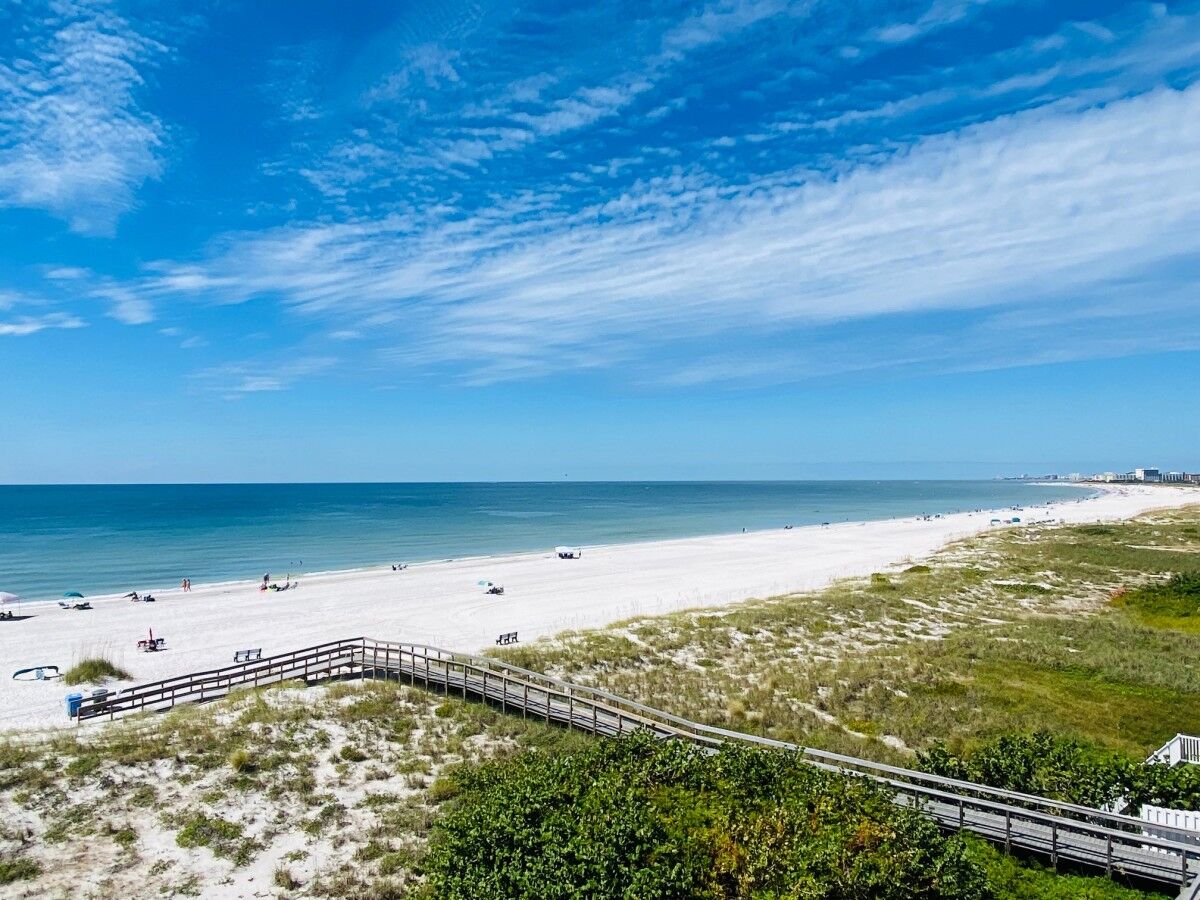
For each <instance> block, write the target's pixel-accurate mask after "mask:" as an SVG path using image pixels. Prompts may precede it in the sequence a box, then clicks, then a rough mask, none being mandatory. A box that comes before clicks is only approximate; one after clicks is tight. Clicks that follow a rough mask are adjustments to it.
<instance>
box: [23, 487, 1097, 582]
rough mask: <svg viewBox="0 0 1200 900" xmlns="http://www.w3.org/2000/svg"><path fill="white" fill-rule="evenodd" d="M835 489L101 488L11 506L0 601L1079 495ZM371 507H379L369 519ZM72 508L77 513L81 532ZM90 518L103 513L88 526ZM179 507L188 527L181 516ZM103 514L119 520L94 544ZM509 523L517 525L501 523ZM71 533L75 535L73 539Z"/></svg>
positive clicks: (1071, 490)
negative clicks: (210, 492) (328, 492)
mask: <svg viewBox="0 0 1200 900" xmlns="http://www.w3.org/2000/svg"><path fill="white" fill-rule="evenodd" d="M843 484H844V483H841V482H819V481H818V482H791V483H782V484H781V485H779V489H778V490H776V489H774V488H773V489H771V490H768V491H766V492H765V493H759V492H758V491H757V490H756V489H749V490H748V491H741V492H734V493H735V494H736V496H734V495H731V494H730V493H729V491H728V490H726V489H725V488H726V487H728V485H725V486H723V484H722V483H712V484H700V485H692V486H691V488H692V489H688V490H684V491H683V493H679V492H678V490H679V488H680V486H678V485H661V484H653V483H645V484H642V483H632V484H631V485H630V486H627V485H612V484H600V485H597V486H596V487H595V489H590V490H583V491H582V492H581V491H580V489H579V488H578V487H577V486H575V485H567V486H566V487H567V488H568V490H567V491H566V493H565V494H564V493H562V492H558V491H549V492H547V491H540V492H539V491H537V490H533V491H530V490H529V489H528V487H527V486H520V487H521V490H520V491H518V492H517V494H513V493H512V491H511V490H507V492H505V491H501V492H499V493H495V492H493V493H492V494H488V493H486V492H485V493H484V494H479V495H477V494H476V493H473V492H471V491H466V492H463V491H462V490H459V489H458V488H461V487H462V486H449V487H452V488H456V490H452V491H449V492H446V493H437V494H433V495H429V496H426V495H424V494H422V493H421V492H420V491H416V492H415V493H414V492H412V491H410V490H409V489H410V488H417V487H419V486H417V485H394V486H391V492H390V493H386V492H385V493H384V494H382V495H381V496H379V497H375V496H374V495H366V494H364V493H363V492H362V491H361V490H359V491H357V492H352V493H350V494H348V495H346V496H342V495H340V494H338V495H334V496H324V495H322V494H319V493H318V494H313V495H309V494H306V493H304V492H300V493H299V494H297V495H292V494H290V493H289V494H286V495H282V496H281V495H280V493H279V492H278V491H276V492H274V493H270V492H268V493H267V494H265V495H263V496H258V495H256V494H255V493H254V491H255V490H257V489H259V488H262V487H264V486H262V485H249V486H244V487H245V488H246V490H245V491H239V492H234V493H233V494H231V495H228V496H225V495H221V496H218V497H217V498H216V499H215V500H214V499H213V498H208V499H207V500H206V499H205V497H204V494H203V492H202V491H200V492H199V493H198V492H197V490H198V489H197V486H186V485H185V486H175V487H176V488H178V489H179V490H182V493H180V494H178V495H174V494H171V495H163V496H159V495H157V494H154V493H153V492H152V493H150V494H145V495H143V492H141V491H140V489H139V488H138V486H120V487H119V488H113V489H112V490H117V491H118V494H116V495H113V496H109V495H108V494H103V493H102V494H101V495H99V496H97V495H93V494H92V493H88V494H85V495H80V496H75V495H74V494H72V493H70V490H69V489H65V490H66V491H67V492H66V493H65V494H64V495H63V496H62V497H60V498H59V500H58V501H57V502H56V503H48V501H46V502H47V503H48V505H47V506H46V507H45V508H44V509H41V512H40V514H39V512H38V509H39V508H37V507H36V506H34V507H29V508H27V509H26V513H25V515H22V514H21V510H22V509H23V508H24V507H22V504H21V503H20V502H17V503H16V504H15V507H14V508H15V510H16V519H15V520H13V521H9V522H8V523H7V524H8V526H9V527H8V532H7V533H11V535H12V538H13V540H12V541H11V542H10V543H9V544H7V545H5V546H4V547H0V570H4V571H0V590H5V591H11V592H13V593H16V594H18V595H21V596H22V597H23V598H24V600H25V601H26V602H29V603H42V602H46V601H50V602H54V601H57V600H58V599H59V598H61V597H62V592H63V591H64V590H68V589H71V590H75V591H82V592H83V593H84V594H85V595H87V596H89V597H108V596H112V595H119V594H125V593H127V592H129V591H130V590H137V591H138V592H139V593H147V592H149V593H151V594H154V595H155V596H159V595H161V594H164V593H166V592H168V591H171V590H173V589H174V588H176V587H178V586H179V584H180V581H181V579H183V578H190V579H191V582H192V584H193V585H195V586H199V585H205V586H217V585H235V584H240V583H241V582H243V581H248V580H252V581H257V580H258V578H259V575H260V573H262V572H271V573H275V574H276V575H278V574H279V573H284V572H289V571H290V572H294V573H297V574H299V575H302V576H305V577H307V576H312V575H327V574H332V573H335V572H337V573H342V572H346V573H352V572H358V571H367V570H371V569H374V568H377V567H387V565H388V564H389V563H395V562H397V561H401V560H403V561H404V562H406V563H410V564H413V563H418V562H419V563H432V562H451V561H456V560H462V559H475V558H478V557H496V556H509V555H515V554H525V553H538V552H541V551H543V550H546V549H547V548H549V547H553V546H555V545H557V544H564V543H565V544H572V545H583V546H591V547H605V546H612V545H614V544H616V543H620V544H626V543H645V542H653V541H664V540H676V539H681V538H706V537H714V536H719V535H724V534H735V533H740V532H742V531H743V530H748V531H762V530H767V531H770V530H772V529H774V528H778V527H783V526H784V525H787V524H791V525H793V526H795V527H797V528H799V527H805V526H809V525H819V524H821V523H822V522H824V521H831V522H839V523H840V522H851V521H852V522H858V521H878V520H884V519H889V518H904V517H907V516H909V515H914V516H915V515H924V514H939V515H947V514H951V513H956V512H969V511H972V510H979V509H991V508H1007V507H1009V506H1010V505H1013V504H1015V505H1028V506H1033V505H1037V504H1042V503H1045V502H1052V501H1063V500H1073V499H1077V498H1078V497H1080V496H1083V495H1084V493H1088V494H1090V493H1092V491H1088V490H1087V489H1086V488H1085V489H1084V492H1081V491H1080V490H1077V489H1076V488H1078V487H1079V486H1078V485H1059V484H1036V483H1033V482H1026V483H1023V484H1021V485H1011V486H1010V485H1003V486H1001V487H997V485H996V484H995V483H993V482H981V481H963V482H962V483H961V484H959V483H958V482H948V481H929V482H920V481H905V482H901V481H894V482H891V481H883V482H871V483H867V482H863V483H861V484H857V486H856V487H854V488H853V489H852V490H847V489H845V488H844V487H843ZM349 487H351V488H361V487H362V486H360V485H351V486H349ZM501 487H504V488H506V489H511V488H513V487H517V486H512V485H508V486H501ZM683 487H684V488H687V485H683ZM695 488H699V489H701V490H699V491H698V492H697V490H695ZM3 491H4V488H3V487H0V492H3ZM647 491H649V492H650V493H645V492H647ZM377 501H378V502H380V503H382V505H381V506H379V507H378V509H375V511H374V512H369V510H372V509H374V507H373V506H372V504H374V503H376V502H377ZM676 501H678V504H679V505H677V504H676ZM647 502H648V503H649V505H647ZM205 503H209V504H215V506H205V505H204V504H205ZM346 504H349V505H348V506H347V505H346ZM0 505H3V498H0ZM76 506H78V508H79V509H80V510H82V512H83V524H82V526H81V525H80V523H79V522H78V521H77V517H76V513H75V512H74V510H75V509H76ZM101 507H103V509H105V510H108V512H107V513H102V514H99V518H97V515H98V513H97V511H98V510H99V509H101ZM193 507H194V508H196V509H197V510H198V515H196V516H192V515H190V514H188V513H187V512H186V510H189V509H192V508H193ZM145 510H148V511H149V512H145ZM163 510H168V511H166V512H163ZM176 510H179V511H184V512H183V513H182V514H180V513H178V512H174V511H176ZM214 510H215V511H214ZM431 510H432V512H431ZM530 510H532V511H533V512H532V513H531V512H530ZM113 516H116V517H118V518H119V523H117V522H114V529H115V530H114V531H113V532H112V534H111V535H110V536H108V537H104V538H103V539H101V538H100V537H98V535H100V534H101V533H102V532H104V531H105V529H106V528H107V525H106V524H105V523H106V522H107V520H108V518H110V517H113ZM89 517H90V518H89ZM513 518H525V519H528V520H529V522H528V523H522V524H514V523H513V522H511V521H509V520H510V519H513ZM535 520H536V521H535ZM88 522H91V524H90V525H88V524H87V523H88ZM78 528H81V530H79V531H78V533H76V531H73V530H72V529H78ZM0 532H5V529H4V528H0ZM305 562H307V563H308V565H307V567H306V566H305V564H304V563H305Z"/></svg>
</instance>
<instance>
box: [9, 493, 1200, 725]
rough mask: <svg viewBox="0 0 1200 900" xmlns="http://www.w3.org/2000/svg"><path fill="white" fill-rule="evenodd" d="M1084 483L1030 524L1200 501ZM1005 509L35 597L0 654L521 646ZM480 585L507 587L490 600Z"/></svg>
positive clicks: (51, 692) (813, 575)
mask: <svg viewBox="0 0 1200 900" xmlns="http://www.w3.org/2000/svg"><path fill="white" fill-rule="evenodd" d="M1088 487H1092V488H1094V489H1096V493H1095V495H1094V496H1090V497H1080V498H1078V499H1075V500H1070V501H1057V502H1051V503H1048V504H1045V505H1038V506H1027V507H1025V512H1026V515H1024V516H1022V519H1025V520H1026V521H1025V522H1024V523H1023V524H1030V523H1031V522H1032V521H1055V522H1058V521H1063V522H1069V523H1079V522H1091V521H1100V520H1113V519H1121V518H1127V517H1129V516H1133V515H1137V514H1139V513H1141V512H1145V511H1147V510H1150V509H1154V508H1161V507H1170V506H1179V505H1184V504H1187V503H1192V502H1197V501H1200V491H1196V490H1194V489H1188V488H1172V487H1165V486H1161V487H1148V486H1121V487H1119V488H1104V487H1098V486H1092V485H1089V486H1088ZM1005 513H1007V514H1008V515H1005ZM1009 515H1011V512H1010V511H1009V510H1007V509H1006V510H1002V511H997V510H984V511H980V512H966V513H955V514H949V515H942V516H940V517H933V518H929V519H923V518H919V517H908V518H904V519H886V520H875V521H868V522H857V523H855V522H849V523H839V524H832V525H828V526H820V525H810V526H797V527H796V528H794V529H773V530H770V531H757V532H747V533H739V534H726V535H717V536H708V537H699V538H680V539H674V540H664V541H646V542H640V543H631V544H611V545H602V546H588V547H585V548H584V553H583V557H582V558H581V559H577V560H560V559H558V558H557V557H556V556H555V555H554V554H553V552H551V551H550V550H549V548H547V550H546V551H543V552H540V553H521V554H508V555H502V556H483V557H464V558H456V559H452V560H440V561H431V562H426V563H415V564H413V565H412V566H410V567H409V568H408V569H406V570H404V571H402V572H393V571H391V570H390V567H382V568H380V567H374V568H368V569H352V570H340V571H335V572H330V573H311V574H306V575H303V576H301V578H300V584H299V587H298V588H296V589H294V590H292V591H288V592H285V593H271V592H268V593H262V592H259V591H258V583H257V582H254V581H237V582H220V583H212V584H203V585H201V584H197V585H195V586H194V587H193V590H192V592H191V593H189V594H184V593H182V592H181V591H180V590H179V589H178V588H175V589H172V590H168V591H162V592H159V591H155V595H156V596H157V597H158V601H157V602H156V603H154V604H141V603H131V602H130V601H128V600H124V599H121V598H120V597H118V596H112V595H110V596H97V597H92V598H89V599H90V600H91V601H92V603H93V609H91V610H87V611H67V610H61V609H59V608H58V607H57V605H56V604H55V603H53V602H31V603H29V604H27V605H25V606H23V610H25V611H27V612H28V613H30V614H32V617H31V618H27V619H24V620H21V621H14V622H6V623H4V624H3V626H0V658H3V659H5V660H6V661H8V662H9V664H10V665H11V666H12V668H13V669H17V668H23V667H26V666H38V665H51V664H53V665H58V666H60V667H62V668H63V669H64V670H65V669H66V668H67V667H69V666H70V665H72V664H73V663H74V662H76V661H78V660H79V659H82V658H84V657H85V656H88V655H94V654H96V653H102V654H104V655H107V656H108V657H109V658H111V659H112V660H113V661H114V662H115V663H117V665H119V666H121V667H122V668H125V669H127V670H128V671H129V672H130V673H131V674H132V676H133V681H134V682H141V681H148V680H154V679H158V678H165V677H169V676H173V675H179V674H184V673H187V672H191V671H197V670H202V669H206V668H215V667H218V666H222V665H228V664H229V663H230V662H231V661H232V657H233V651H234V650H238V649H244V648H258V647H261V648H262V650H263V654H264V655H270V654H272V653H278V652H284V651H287V650H294V649H298V648H300V647H304V646H308V645H311V644H317V643H321V642H323V641H326V640H330V639H334V638H338V637H348V636H354V635H359V634H365V635H367V636H371V637H378V638H382V639H390V640H407V641H414V642H417V643H427V644H435V645H439V646H444V647H447V648H451V649H460V650H471V651H475V650H479V649H481V648H487V647H490V646H492V645H493V642H494V640H495V638H496V636H497V635H498V634H500V633H502V632H510V631H517V632H519V634H520V636H521V640H522V641H524V642H527V641H530V640H533V639H536V638H537V637H542V636H547V635H552V634H555V633H557V632H560V631H563V630H568V629H577V628H587V627H598V626H603V625H606V624H608V623H611V622H614V621H618V620H621V619H625V618H629V617H632V616H635V615H647V614H650V615H653V614H657V613H668V612H673V611H676V610H680V609H686V608H694V607H702V606H716V605H722V604H726V603H731V602H736V601H739V600H744V599H747V598H750V597H765V596H770V595H776V594H784V593H792V592H797V591H804V590H811V589H814V588H819V587H822V586H824V585H826V584H828V583H829V582H831V581H833V580H836V579H837V578H843V577H850V576H856V575H865V574H868V573H870V572H872V571H878V570H884V569H887V568H888V567H889V566H895V565H899V564H904V563H906V562H907V561H909V560H911V559H914V558H918V557H921V556H924V555H926V554H928V553H931V552H933V551H935V550H937V549H938V548H940V547H942V546H943V545H945V544H946V543H948V542H950V541H953V540H957V539H960V538H964V537H968V536H970V535H972V534H975V533H978V532H981V531H985V530H988V529H989V528H990V527H993V526H991V525H990V524H989V523H990V521H991V519H993V518H997V517H1003V518H1007V517H1008V516H1009ZM1017 527H1021V526H1017ZM480 581H493V582H495V583H497V584H500V585H503V586H504V587H505V589H506V592H505V594H504V595H503V596H489V595H487V594H485V593H484V588H483V587H481V586H480V584H479V582H480ZM151 628H153V630H154V633H155V635H156V636H162V637H165V638H166V641H167V644H166V646H167V650H166V652H162V653H153V654H147V653H140V652H138V651H137V649H136V642H137V640H138V639H140V638H143V637H145V636H146V634H147V632H148V630H149V629H151ZM3 674H5V673H0V675H3ZM69 690H71V689H69V688H67V687H66V686H65V685H63V684H62V683H61V682H54V681H51V682H23V681H12V680H11V679H5V678H0V728H2V729H11V728H23V727H31V726H33V727H36V726H55V725H66V724H69V721H68V720H67V718H66V716H65V713H64V712H63V709H62V697H63V695H64V694H65V693H67V692H68V691H69Z"/></svg>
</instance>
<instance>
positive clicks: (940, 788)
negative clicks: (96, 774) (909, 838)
mask: <svg viewBox="0 0 1200 900" xmlns="http://www.w3.org/2000/svg"><path fill="white" fill-rule="evenodd" d="M339 674H346V675H355V676H357V677H362V678H375V679H388V680H398V681H408V682H409V683H410V684H412V685H417V684H420V685H422V686H424V687H426V688H431V689H434V690H441V691H443V692H445V693H447V694H461V696H462V697H463V698H476V699H480V700H484V701H485V702H489V703H492V704H495V705H496V706H498V707H500V708H501V709H502V710H503V711H505V712H511V713H513V714H519V715H521V716H524V717H527V718H528V717H530V716H532V717H535V718H542V719H545V721H547V722H557V723H559V724H562V725H566V726H568V727H571V728H577V729H580V730H583V731H587V732H591V733H593V734H597V735H619V734H623V733H626V732H631V731H638V730H648V731H650V732H652V733H654V734H656V735H658V736H660V737H662V738H664V739H668V738H676V739H680V740H686V741H689V742H691V743H694V744H698V745H700V746H703V747H708V748H716V747H718V746H720V745H722V744H725V743H739V744H745V745H752V746H757V747H770V748H776V749H780V750H787V751H792V752H795V753H799V754H801V755H802V756H803V757H804V758H805V759H806V760H808V761H809V762H810V763H812V764H813V765H816V766H819V767H821V768H824V769H827V770H830V771H836V772H839V773H843V774H847V775H854V776H857V777H862V778H868V779H871V780H872V781H875V782H877V783H879V784H882V785H885V786H886V787H888V788H890V789H891V790H892V791H893V792H894V793H895V796H896V800H897V802H898V803H901V804H903V805H907V806H912V807H915V808H919V809H920V810H922V811H923V812H924V813H925V814H927V815H929V816H931V817H932V818H934V819H935V820H936V821H937V822H938V824H939V825H940V826H941V827H943V828H945V829H947V830H954V831H957V830H964V831H970V832H973V833H975V834H978V835H980V836H982V837H984V838H987V839H988V840H990V841H993V842H995V843H997V844H1000V845H1002V846H1004V847H1005V849H1006V850H1012V849H1014V848H1016V849H1020V850H1024V851H1027V852H1033V853H1037V854H1040V855H1043V856H1045V857H1047V858H1049V860H1050V861H1051V862H1052V863H1053V864H1055V865H1057V864H1058V863H1059V862H1060V861H1061V862H1068V863H1072V864H1075V865H1079V866H1084V867H1088V868H1092V869H1098V870H1103V871H1104V872H1106V873H1107V874H1109V875H1121V876H1124V877H1129V878H1135V879H1140V880H1145V881H1151V882H1154V883H1157V884H1159V885H1172V886H1174V887H1175V888H1178V889H1180V890H1181V893H1180V897H1181V898H1182V897H1196V898H1200V893H1197V892H1198V891H1200V877H1197V876H1200V847H1197V846H1195V845H1194V844H1192V843H1190V841H1194V840H1195V837H1196V835H1195V833H1194V832H1188V831H1183V830H1180V831H1179V833H1178V834H1173V833H1170V832H1167V833H1160V834H1156V835H1147V834H1145V833H1143V831H1142V828H1143V827H1144V826H1145V824H1146V823H1145V822H1143V821H1142V820H1141V819H1138V818H1135V817H1132V816H1125V815H1119V814H1115V813H1110V812H1104V811H1102V810H1098V809H1092V808H1090V807H1086V806H1079V805H1077V804H1072V803H1064V802H1061V801H1057V800H1051V799H1047V798H1045V797H1037V796H1034V795H1031V794H1022V793H1019V792H1016V791H1006V790H1001V789H999V788H992V787H988V786H986V785H981V784H975V783H972V782H966V781H958V780H955V779H951V778H943V777H940V776H936V775H930V774H928V773H925V772H918V771H915V770H912V769H905V768H902V767H897V766H888V765H884V764H882V763H876V762H872V761H870V760H864V759H858V758H856V757H852V756H845V755H842V754H837V753H829V752H827V751H822V750H814V749H811V748H806V747H800V746H798V745H795V744H790V743H787V742H784V741H778V740H773V739H771V738H763V737H757V736H755V735H747V734H743V733H741V732H736V731H730V730H728V729H724V728H716V727H713V726H710V725H704V724H701V723H698V722H693V721H690V720H688V719H684V718H682V717H680V716H675V715H672V714H671V713H667V712H664V711H663V710H659V709H655V708H653V707H649V706H646V705H644V704H641V703H637V702H635V701H633V700H629V699H627V698H624V697H619V696H617V695H615V694H611V693H609V692H607V691H603V690H600V689H599V688H593V687H588V686H586V685H579V684H573V683H571V682H567V681H562V680H559V679H556V678H552V677H550V676H547V675H544V674H542V673H540V672H533V671H530V670H528V669H523V668H521V667H519V666H513V665H509V664H507V663H504V662H502V661H500V660H495V659H491V658H489V657H481V656H472V655H470V654H465V653H454V652H451V651H447V650H442V649H440V648H437V647H428V646H424V645H421V644H407V643H396V642H390V641H378V640H374V639H371V638H361V637H360V638H351V639H347V640H344V641H335V642H331V643H327V644H320V645H318V646H315V647H309V648H306V649H304V650H298V651H295V652H294V653H286V654H281V655H279V656H272V657H267V658H265V659H262V660H257V661H254V662H250V663H241V664H238V665H234V666H226V667H224V668H220V669H213V670H211V671H207V672H198V673H195V674H192V675H187V676H181V677H178V678H172V679H166V680H164V681H158V682H153V683H150V684H144V685H140V686H138V687H135V688H130V689H128V690H124V691H120V692H118V693H116V694H110V695H109V696H107V697H101V698H85V699H84V701H83V704H82V705H81V707H80V709H79V718H80V719H81V720H84V719H91V718H96V717H99V716H109V717H114V716H116V715H120V714H123V713H126V712H133V711H138V710H144V709H164V708H168V707H171V706H174V705H175V704H177V703H183V702H203V701H207V700H214V699H217V698H218V697H223V696H225V695H226V694H228V693H229V692H230V691H231V690H233V689H235V688H238V687H244V686H259V685H266V684H272V683H277V682H280V681H286V680H292V679H303V680H311V679H319V678H328V677H331V676H336V675H339Z"/></svg>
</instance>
